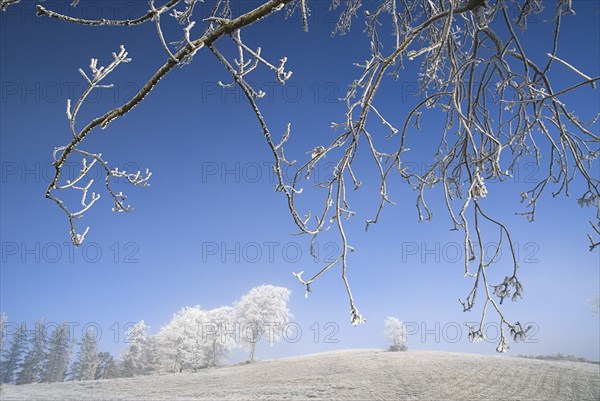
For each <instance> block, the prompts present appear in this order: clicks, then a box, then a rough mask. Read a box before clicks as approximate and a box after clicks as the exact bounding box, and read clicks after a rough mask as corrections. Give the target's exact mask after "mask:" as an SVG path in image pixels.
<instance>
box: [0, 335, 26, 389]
mask: <svg viewBox="0 0 600 401" xmlns="http://www.w3.org/2000/svg"><path fill="white" fill-rule="evenodd" d="M27 337H28V336H27V327H26V325H25V324H24V323H23V324H20V325H19V326H18V327H17V329H16V331H15V332H14V333H13V334H12V337H11V341H10V346H9V348H8V351H7V353H6V355H5V357H4V358H3V360H2V361H1V362H2V363H0V368H1V369H0V381H1V382H2V383H14V382H15V379H16V375H17V373H18V372H19V370H20V369H21V365H22V363H23V359H24V357H25V353H26V352H27Z"/></svg>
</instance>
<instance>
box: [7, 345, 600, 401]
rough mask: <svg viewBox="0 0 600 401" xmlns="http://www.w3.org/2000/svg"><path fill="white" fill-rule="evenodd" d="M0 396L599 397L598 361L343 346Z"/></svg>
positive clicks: (45, 386)
mask: <svg viewBox="0 0 600 401" xmlns="http://www.w3.org/2000/svg"><path fill="white" fill-rule="evenodd" d="M0 399H1V400H3V401H4V400H192V399H194V400H219V399H220V400H332V399H333V400H382V399H387V400H402V399H409V400H430V399H444V400H446V399H451V400H526V399H527V400H599V399H600V366H599V365H594V364H589V363H580V362H563V361H540V360H530V359H523V358H511V357H502V356H483V355H470V354H455V353H446V352H425V351H408V352H397V353H390V352H383V351H380V350H346V351H335V352H327V353H322V354H315V355H307V356H301V357H292V358H285V359H280V360H269V361H261V362H256V363H254V364H245V365H235V366H228V367H223V368H215V369H207V370H203V371H200V372H197V373H181V374H169V375H167V374H165V375H154V376H144V377H136V378H133V379H114V380H104V381H88V382H68V383H55V384H34V385H25V386H5V387H4V388H3V390H2V395H1V396H0Z"/></svg>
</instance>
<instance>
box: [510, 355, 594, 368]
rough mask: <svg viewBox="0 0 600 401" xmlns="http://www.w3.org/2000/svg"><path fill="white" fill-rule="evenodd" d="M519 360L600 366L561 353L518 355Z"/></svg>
mask: <svg viewBox="0 0 600 401" xmlns="http://www.w3.org/2000/svg"><path fill="white" fill-rule="evenodd" d="M517 357H518V358H527V359H539V360H542V361H568V362H587V363H593V364H596V365H600V361H591V360H589V359H586V358H583V357H580V356H575V355H564V354H561V353H560V352H559V353H557V354H550V355H522V354H519V355H517Z"/></svg>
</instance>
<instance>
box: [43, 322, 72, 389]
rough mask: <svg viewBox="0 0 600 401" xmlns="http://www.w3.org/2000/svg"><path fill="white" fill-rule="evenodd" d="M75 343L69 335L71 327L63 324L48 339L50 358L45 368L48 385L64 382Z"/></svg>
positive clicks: (45, 378)
mask: <svg viewBox="0 0 600 401" xmlns="http://www.w3.org/2000/svg"><path fill="white" fill-rule="evenodd" d="M72 348H73V341H72V339H71V336H70V333H69V325H68V324H67V323H61V324H60V325H59V326H58V327H57V328H56V329H54V331H53V332H52V334H51V335H50V338H49V339H48V358H47V361H46V365H45V366H44V378H43V381H44V382H46V383H53V382H62V381H64V380H65V377H66V375H67V369H68V367H69V360H70V359H71V350H72Z"/></svg>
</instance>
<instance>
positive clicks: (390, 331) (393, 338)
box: [383, 317, 406, 351]
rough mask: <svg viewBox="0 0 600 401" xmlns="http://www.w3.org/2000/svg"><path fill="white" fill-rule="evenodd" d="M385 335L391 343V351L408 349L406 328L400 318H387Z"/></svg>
mask: <svg viewBox="0 0 600 401" xmlns="http://www.w3.org/2000/svg"><path fill="white" fill-rule="evenodd" d="M383 336H384V337H385V339H386V340H387V341H388V342H389V343H390V347H389V349H388V350H389V351H406V328H405V327H404V324H403V323H402V321H400V320H398V318H395V317H387V318H385V322H384V329H383Z"/></svg>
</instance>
